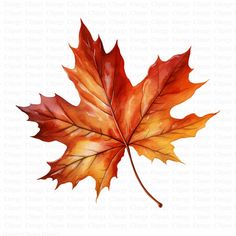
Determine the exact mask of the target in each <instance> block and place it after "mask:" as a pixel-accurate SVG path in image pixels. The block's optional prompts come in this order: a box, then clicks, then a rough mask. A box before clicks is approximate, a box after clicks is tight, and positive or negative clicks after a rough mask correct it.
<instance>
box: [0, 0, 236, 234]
mask: <svg viewBox="0 0 236 236" xmlns="http://www.w3.org/2000/svg"><path fill="white" fill-rule="evenodd" d="M80 18H82V19H83V21H84V23H85V24H86V25H87V27H88V28H89V29H90V31H91V33H92V35H93V37H94V38H96V37H97V35H98V33H99V34H100V36H101V38H102V40H103V42H104V46H105V49H106V51H109V50H110V49H111V48H112V47H113V45H114V43H115V40H116V39H118V40H119V46H120V49H121V53H122V55H123V57H124V59H125V70H126V72H127V75H128V77H129V78H130V80H131V81H132V83H133V84H136V83H138V82H139V81H141V80H142V79H143V78H144V76H145V75H146V73H147V70H148V68H149V66H150V65H151V64H152V63H153V62H154V61H155V60H156V57H157V55H160V56H161V58H162V59H164V60H166V59H168V58H170V57H171V56H173V55H175V54H178V53H183V52H184V51H186V50H187V49H188V48H189V47H190V46H192V52H191V57H190V66H191V67H193V68H194V71H193V72H192V73H191V75H190V79H191V80H192V81H194V82H199V81H205V80H208V79H209V81H208V83H207V84H206V85H204V86H203V87H202V88H200V89H199V90H198V91H197V92H196V93H195V95H194V96H193V97H192V98H191V99H190V100H188V101H187V102H185V103H183V104H181V105H179V106H177V107H175V108H174V109H173V110H172V115H173V116H175V117H183V116H185V115H187V114H189V113H191V112H196V113H197V114H198V115H203V114H206V113H209V112H215V111H218V110H220V113H219V114H218V115H217V116H215V117H214V118H212V119H211V120H210V121H209V122H208V123H207V126H206V128H205V129H203V130H201V131H200V132H199V133H198V135H197V137H196V138H189V139H182V140H179V141H176V142H175V146H176V149H175V150H176V153H177V154H178V156H179V157H180V159H181V160H182V161H183V162H185V165H183V164H178V163H171V162H168V164H167V165H165V164H163V163H161V162H160V161H159V160H156V161H154V162H153V163H151V162H150V161H149V160H148V159H147V158H145V157H139V156H138V155H137V154H136V152H135V151H134V150H132V155H133V157H134V162H135V164H136V167H137V170H138V172H139V173H140V176H141V178H142V180H143V182H144V183H145V185H146V186H147V188H148V189H149V190H150V192H152V193H153V195H154V196H156V197H157V198H158V199H159V200H160V201H162V202H163V204H164V206H163V208H162V209H159V208H158V207H157V206H156V204H155V203H154V202H152V201H151V200H150V199H149V198H148V197H147V195H146V194H145V193H144V192H143V190H142V189H141V187H140V186H139V184H138V182H137V180H136V178H135V176H134V174H133V170H132V168H131V165H130V163H129V159H128V158H127V154H125V156H124V157H123V158H122V160H121V162H120V163H119V165H118V179H116V178H114V179H112V182H111V188H110V191H108V190H107V189H105V190H103V191H102V193H101V194H100V197H99V199H98V202H97V203H96V201H95V196H96V194H95V190H94V187H95V183H94V180H93V179H91V178H87V179H85V180H83V181H81V182H80V183H79V185H78V186H77V187H76V188H75V189H74V190H73V191H72V190H71V185H70V184H65V185H62V186H61V187H59V189H57V190H56V191H55V190H54V188H55V185H56V183H55V182H52V181H50V180H45V181H42V180H41V181H39V180H37V178H38V177H41V176H42V175H44V174H46V173H47V172H48V170H49V166H48V165H47V164H46V161H52V160H55V159H58V158H59V157H60V156H61V155H62V154H63V152H64V150H65V146H63V145H62V144H60V143H57V142H52V143H44V142H41V141H39V140H37V139H32V138H30V136H31V135H34V134H35V133H36V132H37V131H38V128H37V125H36V123H32V122H26V119H27V116H26V115H25V114H23V113H22V112H20V111H19V110H18V109H17V108H16V106H15V105H21V106H27V105H29V104H30V103H39V93H42V94H43V95H46V96H53V95H54V93H57V94H59V95H61V96H62V97H64V98H65V99H66V100H67V101H69V102H71V103H73V104H78V102H79V98H78V95H77V92H76V90H75V88H74V86H73V84H72V83H71V82H70V81H69V79H68V78H67V76H66V74H65V73H64V71H63V69H62V68H61V64H62V65H64V66H68V67H73V64H74V59H73V55H72V53H71V51H70V49H69V47H68V43H70V44H71V45H72V46H77V44H78V32H79V28H80ZM0 24H1V25H0V35H1V37H0V81H1V82H0V83H1V85H0V106H1V108H0V112H1V116H0V121H1V132H0V139H1V140H0V145H1V146H0V148H1V149H0V150H1V160H0V161H1V164H0V165H1V168H0V235H6V236H8V235H9V236H10V235H11V236H14V235H15V236H20V235H22V236H23V235H26V236H28V235H29V236H32V235H35V236H44V235H45V236H54V235H55V236H56V235H58V236H61V235H69V236H74V235H82V233H83V234H84V235H93V234H96V235H122V234H127V233H128V232H129V233H133V234H134V233H136V234H137V235H143V234H146V235H147V234H148V235H163V236H164V235H199V234H201V235H208V234H209V233H214V234H215V235H222V234H224V235H235V233H236V145H235V141H236V110H235V104H236V1H234V0H224V1H222V0H220V1H206V0H204V1H189V0H188V1H187V0H186V1H176V0H163V1H160V0H156V1H154V0H151V1H127V0H119V1H114V0H111V1H96V0H94V1H91V0H86V1H85V0H84V1H78V0H73V1H65V0H56V1H48V0H40V1H29V0H28V1H23V0H22V1H10V0H5V1H0Z"/></svg>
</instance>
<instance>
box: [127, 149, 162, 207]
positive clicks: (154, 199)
mask: <svg viewBox="0 0 236 236" xmlns="http://www.w3.org/2000/svg"><path fill="white" fill-rule="evenodd" d="M126 147H127V151H128V155H129V159H130V162H131V165H132V168H133V170H134V174H135V176H136V178H137V180H138V182H139V184H140V185H141V186H142V188H143V190H144V191H145V193H146V194H147V195H148V196H149V197H150V198H151V199H152V200H153V201H154V202H156V203H157V204H158V206H159V207H162V203H161V202H159V201H158V200H157V199H156V198H154V197H153V196H152V195H151V193H149V192H148V190H147V189H146V188H145V186H144V185H143V183H142V181H141V179H140V178H139V175H138V173H137V171H136V168H135V166H134V162H133V160H132V157H131V153H130V149H129V146H128V145H127V146H126Z"/></svg>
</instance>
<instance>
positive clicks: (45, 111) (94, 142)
mask: <svg viewBox="0 0 236 236" xmlns="http://www.w3.org/2000/svg"><path fill="white" fill-rule="evenodd" d="M71 49H72V51H73V53H74V57H75V66H74V68H73V69H69V68H65V67H64V69H65V71H66V72H67V74H68V77H69V79H70V80H71V81H72V82H73V83H74V85H75V87H76V89H77V90H78V93H79V96H80V103H79V105H77V106H74V105H72V104H70V103H68V102H67V101H65V100H64V99H63V98H62V97H60V96H58V95H55V96H54V97H45V96H43V95H40V96H41V103H40V104H37V105H34V104H32V105H30V106H27V107H19V109H21V110H22V111H23V112H25V113H26V114H27V115H28V116H29V120H30V121H35V122H37V123H38V126H39V128H40V130H39V132H38V133H37V134H36V135H35V136H34V137H35V138H38V139H41V140H43V141H46V142H50V141H54V140H56V141H59V142H61V143H63V144H65V145H66V146H67V149H66V151H65V153H64V154H63V156H62V157H61V158H60V159H58V160H56V161H54V162H48V164H49V165H50V167H51V169H50V171H49V172H48V173H47V174H46V175H45V176H43V177H41V179H46V178H52V179H53V180H54V179H57V186H56V188H57V187H58V186H59V185H61V184H63V183H66V182H71V183H72V185H73V187H75V186H76V185H77V183H78V182H79V181H80V180H82V179H84V178H86V177H88V176H91V177H93V178H94V179H95V181H96V192H97V197H98V195H99V193H100V192H101V190H102V189H103V188H104V187H108V188H109V186H110V181H111V178H112V177H114V176H116V177H117V164H118V163H119V161H120V160H121V158H122V157H123V155H124V151H125V149H127V152H128V156H129V159H130V161H131V164H132V167H133V170H134V173H135V175H136V177H137V179H138V181H139V183H140V184H141V186H142V187H143V189H144V191H145V192H146V193H147V194H148V196H149V197H151V198H152V199H153V200H154V201H155V202H156V203H158V205H159V206H160V207H161V206H162V204H161V203H160V202H159V201H158V200H156V199H155V198H154V197H153V196H152V195H151V194H150V193H149V192H148V191H147V189H146V188H145V187H144V185H143V183H142V182H141V180H140V178H139V176H138V173H137V171H136V169H135V166H134V163H133V160H132V157H131V152H130V146H132V147H134V148H135V150H136V151H137V152H138V154H139V155H144V156H146V157H147V158H149V159H150V160H154V159H156V158H157V159H160V160H161V161H163V162H166V161H167V160H171V161H176V162H181V161H180V160H179V158H178V157H177V156H176V154H175V153H174V146H173V145H172V144H171V143H172V142H173V141H175V140H177V139H180V138H186V137H193V136H195V135H196V133H197V131H198V130H199V129H201V128H203V127H204V126H205V123H206V122H207V120H208V119H209V118H211V117H212V116H214V115H215V114H216V113H212V114H207V115H205V116H202V117H198V116H197V115H195V114H190V115H188V116H186V117H184V118H182V119H177V118H173V117H171V115H170V110H171V109H172V108H173V107H174V106H175V105H177V104H180V103H182V102H184V101H185V100H187V99H188V98H190V97H191V96H192V95H193V94H194V92H195V91H196V90H197V89H198V88H199V87H201V86H202V85H203V84H204V83H192V82H190V81H189V73H190V72H191V68H190V67H189V65H188V60H189V55H190V49H189V50H188V51H186V52H185V53H183V54H179V55H176V56H173V57H172V58H170V59H169V60H167V61H162V60H161V59H160V58H159V57H158V58H157V60H156V61H155V63H154V64H153V65H152V66H151V67H150V68H149V71H148V74H147V76H146V77H145V78H144V80H143V81H142V82H140V83H139V84H137V85H136V86H132V85H131V83H130V81H129V79H128V78H127V76H126V74H125V71H124V60H123V58H122V56H121V54H120V50H119V47H118V44H117V42H116V44H115V46H114V48H113V49H112V50H111V51H110V52H109V53H106V52H105V51H104V48H103V44H102V41H101V39H100V37H99V36H98V39H97V40H96V41H94V40H93V38H92V36H91V34H90V32H89V31H88V29H87V28H86V26H85V25H84V23H83V22H82V20H81V29H80V33H79V46H78V48H72V47H71Z"/></svg>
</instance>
